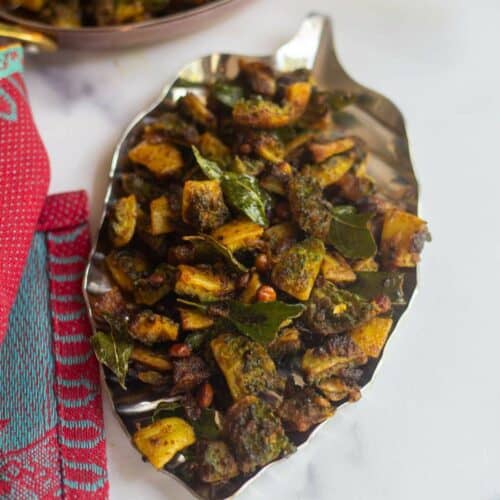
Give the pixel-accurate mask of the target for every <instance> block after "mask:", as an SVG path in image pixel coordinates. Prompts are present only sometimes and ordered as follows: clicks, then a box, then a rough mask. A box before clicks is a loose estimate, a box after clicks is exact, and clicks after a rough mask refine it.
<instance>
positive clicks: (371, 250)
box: [328, 207, 377, 259]
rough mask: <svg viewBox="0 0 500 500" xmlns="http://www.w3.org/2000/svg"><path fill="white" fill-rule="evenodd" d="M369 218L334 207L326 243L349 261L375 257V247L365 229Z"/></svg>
mask: <svg viewBox="0 0 500 500" xmlns="http://www.w3.org/2000/svg"><path fill="white" fill-rule="evenodd" d="M371 216H372V215H371V214H356V213H353V212H352V211H350V210H347V209H346V208H345V207H334V209H333V211H332V222H331V225H330V232H329V234H328V242H329V243H331V244H332V245H333V246H334V247H335V248H336V249H337V250H338V251H339V252H340V253H341V254H342V255H343V256H344V257H347V258H349V259H366V258H368V257H371V256H373V255H375V253H376V251H377V245H376V244H375V240H374V239H373V235H372V233H371V232H370V230H369V229H368V227H367V222H368V221H369V220H370V218H371Z"/></svg>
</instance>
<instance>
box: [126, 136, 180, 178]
mask: <svg viewBox="0 0 500 500" xmlns="http://www.w3.org/2000/svg"><path fill="white" fill-rule="evenodd" d="M128 157H129V159H130V160H131V161H133V162H134V163H139V164H140V165H143V166H145V167H146V168H147V169H148V170H149V171H150V172H151V173H152V174H154V175H155V176H156V177H159V178H162V177H169V176H172V175H177V174H179V173H180V171H181V170H182V167H183V166H184V161H183V159H182V155H181V152H180V151H179V150H178V149H177V148H176V147H175V146H174V145H173V144H170V143H168V142H160V143H152V142H148V141H146V140H144V141H142V142H140V143H139V144H137V146H135V147H134V148H132V149H131V150H130V151H129V152H128Z"/></svg>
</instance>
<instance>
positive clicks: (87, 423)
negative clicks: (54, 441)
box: [59, 419, 102, 449]
mask: <svg viewBox="0 0 500 500" xmlns="http://www.w3.org/2000/svg"><path fill="white" fill-rule="evenodd" d="M61 425H62V426H63V427H66V428H67V429H78V430H86V429H93V430H95V431H96V433H97V437H96V438H94V439H81V438H80V439H68V438H66V437H65V436H59V440H60V441H61V443H62V444H64V446H67V447H68V448H87V449H88V448H93V447H94V446H97V445H98V444H99V443H100V442H101V440H102V435H101V434H102V431H101V429H100V427H99V426H98V425H97V424H96V423H95V422H92V420H64V419H61Z"/></svg>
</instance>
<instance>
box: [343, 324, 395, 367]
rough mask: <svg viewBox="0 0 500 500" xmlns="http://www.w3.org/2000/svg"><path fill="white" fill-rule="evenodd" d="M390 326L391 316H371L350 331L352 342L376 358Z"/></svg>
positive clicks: (382, 346)
mask: <svg viewBox="0 0 500 500" xmlns="http://www.w3.org/2000/svg"><path fill="white" fill-rule="evenodd" d="M391 328H392V319H391V318H380V317H377V318H373V319H371V320H370V321H368V323H365V324H363V325H360V326H358V327H357V328H355V329H354V330H352V331H351V332H350V335H351V338H352V340H353V341H354V343H355V344H356V345H357V346H358V347H359V348H360V349H361V350H362V351H363V352H364V353H365V354H366V355H367V356H369V357H371V358H378V357H379V356H380V353H381V352H382V349H383V348H384V345H385V342H386V340H387V337H388V336H389V332H390V331H391Z"/></svg>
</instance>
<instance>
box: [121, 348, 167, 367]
mask: <svg viewBox="0 0 500 500" xmlns="http://www.w3.org/2000/svg"><path fill="white" fill-rule="evenodd" d="M130 359H132V360H133V361H136V362H137V363H140V364H141V365H144V366H146V367H148V368H151V369H152V370H156V371H159V372H168V371H170V370H172V362H171V361H170V360H169V359H168V358H167V356H166V355H164V354H161V353H159V352H155V351H153V350H151V349H150V348H148V347H145V346H143V345H139V344H136V345H134V348H133V349H132V353H131V354H130Z"/></svg>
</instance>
